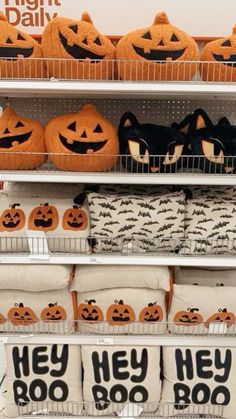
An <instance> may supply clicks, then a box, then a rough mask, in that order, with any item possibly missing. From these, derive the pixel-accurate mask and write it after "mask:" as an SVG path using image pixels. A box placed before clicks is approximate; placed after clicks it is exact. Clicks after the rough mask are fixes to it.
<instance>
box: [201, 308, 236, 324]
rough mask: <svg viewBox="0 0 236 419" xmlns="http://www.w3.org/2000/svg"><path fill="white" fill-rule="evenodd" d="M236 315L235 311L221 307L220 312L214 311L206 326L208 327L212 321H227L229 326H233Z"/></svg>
mask: <svg viewBox="0 0 236 419" xmlns="http://www.w3.org/2000/svg"><path fill="white" fill-rule="evenodd" d="M235 320H236V317H235V315H234V313H232V312H230V311H229V312H228V310H227V308H223V309H222V308H219V310H218V313H214V314H213V315H212V316H210V317H209V319H207V321H206V322H205V326H206V327H207V328H208V327H209V325H210V323H225V324H226V325H227V327H230V326H232V324H233V323H234V322H235Z"/></svg>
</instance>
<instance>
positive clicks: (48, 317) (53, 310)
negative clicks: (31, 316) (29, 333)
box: [41, 303, 67, 322]
mask: <svg viewBox="0 0 236 419" xmlns="http://www.w3.org/2000/svg"><path fill="white" fill-rule="evenodd" d="M41 319H42V320H43V321H44V322H55V321H62V320H66V319H67V314H66V310H65V309H64V308H63V307H62V306H61V305H58V304H57V303H55V304H53V303H50V304H48V307H45V308H44V309H43V310H42V311H41Z"/></svg>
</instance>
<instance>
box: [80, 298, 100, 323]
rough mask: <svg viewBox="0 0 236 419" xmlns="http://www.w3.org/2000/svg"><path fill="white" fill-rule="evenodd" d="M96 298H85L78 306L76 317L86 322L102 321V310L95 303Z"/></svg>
mask: <svg viewBox="0 0 236 419" xmlns="http://www.w3.org/2000/svg"><path fill="white" fill-rule="evenodd" d="M95 303H96V300H88V301H87V300H86V301H85V303H81V304H80V305H79V307H78V319H79V320H82V321H87V322H102V321H103V312H102V310H101V309H100V307H99V306H98V305H96V304H95Z"/></svg>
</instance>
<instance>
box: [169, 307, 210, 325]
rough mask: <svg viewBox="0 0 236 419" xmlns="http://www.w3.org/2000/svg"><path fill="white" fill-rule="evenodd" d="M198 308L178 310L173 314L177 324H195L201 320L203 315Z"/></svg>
mask: <svg viewBox="0 0 236 419" xmlns="http://www.w3.org/2000/svg"><path fill="white" fill-rule="evenodd" d="M198 311H199V309H198V308H188V309H187V311H178V313H176V314H175V316H174V323H175V324H176V325H177V326H195V325H198V324H200V323H202V322H203V317H202V315H201V314H200V313H197V312H198Z"/></svg>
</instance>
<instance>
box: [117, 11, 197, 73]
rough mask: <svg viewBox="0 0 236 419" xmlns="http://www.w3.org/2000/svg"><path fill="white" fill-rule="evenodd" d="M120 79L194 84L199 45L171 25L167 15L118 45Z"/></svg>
mask: <svg viewBox="0 0 236 419" xmlns="http://www.w3.org/2000/svg"><path fill="white" fill-rule="evenodd" d="M116 51H117V53H116V57H117V59H118V60H121V61H120V62H118V72H119V77H120V78H121V79H123V80H191V79H192V78H193V76H194V74H195V73H196V71H197V63H195V62H188V61H196V60H198V59H199V51H198V47H197V44H196V42H195V41H194V40H193V39H192V38H191V37H190V36H189V35H187V34H186V33H185V32H183V31H182V30H180V29H178V28H176V27H175V26H173V25H171V24H170V22H169V20H168V17H167V16H166V14H165V13H164V12H162V13H159V14H157V16H156V17H155V20H154V23H153V25H151V26H150V27H146V28H143V29H137V30H135V31H133V32H130V33H128V34H127V35H125V36H124V37H123V38H122V39H121V40H120V41H119V42H118V44H117V48H116Z"/></svg>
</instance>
